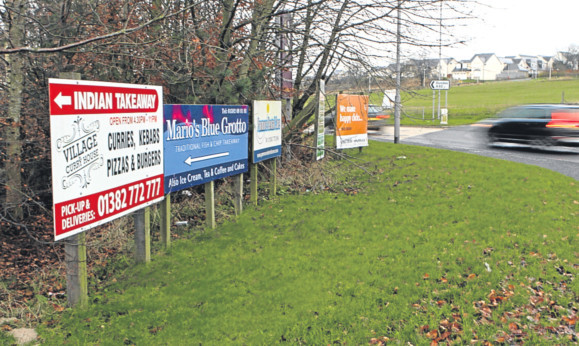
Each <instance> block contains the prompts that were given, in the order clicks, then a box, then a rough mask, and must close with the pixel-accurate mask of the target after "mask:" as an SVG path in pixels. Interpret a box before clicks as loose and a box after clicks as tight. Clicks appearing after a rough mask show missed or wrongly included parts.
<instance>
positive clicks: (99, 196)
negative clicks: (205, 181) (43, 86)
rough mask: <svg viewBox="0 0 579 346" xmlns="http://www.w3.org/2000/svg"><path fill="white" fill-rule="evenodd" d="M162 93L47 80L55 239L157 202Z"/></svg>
mask: <svg viewBox="0 0 579 346" xmlns="http://www.w3.org/2000/svg"><path fill="white" fill-rule="evenodd" d="M162 91H163V89H162V87H160V86H144V85H134V84H120V83H107V82H94V81H77V80H66V79H49V99H50V136H51V149H52V191H53V204H54V209H53V212H54V235H55V239H56V240H60V239H63V238H66V237H69V236H72V235H74V234H77V233H80V232H83V231H85V230H87V229H90V228H93V227H95V226H98V225H101V224H104V223H106V222H109V221H111V220H114V219H116V218H119V217H121V216H123V215H127V214H129V213H131V212H133V211H135V210H138V209H140V208H143V207H145V206H148V205H150V204H153V203H156V202H158V201H161V200H162V199H163V186H164V182H163V179H164V175H163V138H162V137H161V136H162V135H163V99H162V98H163V92H162Z"/></svg>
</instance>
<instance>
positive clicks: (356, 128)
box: [336, 94, 368, 149]
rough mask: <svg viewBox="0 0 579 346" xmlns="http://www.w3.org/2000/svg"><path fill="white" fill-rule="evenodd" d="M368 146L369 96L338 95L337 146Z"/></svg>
mask: <svg viewBox="0 0 579 346" xmlns="http://www.w3.org/2000/svg"><path fill="white" fill-rule="evenodd" d="M366 146H368V96H367V95H343V94H340V95H338V100H337V103H336V148H338V149H348V148H358V147H366Z"/></svg>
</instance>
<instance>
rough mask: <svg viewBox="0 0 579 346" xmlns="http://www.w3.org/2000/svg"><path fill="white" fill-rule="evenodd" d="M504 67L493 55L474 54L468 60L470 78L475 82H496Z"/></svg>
mask: <svg viewBox="0 0 579 346" xmlns="http://www.w3.org/2000/svg"><path fill="white" fill-rule="evenodd" d="M504 67H505V65H504V64H503V63H502V62H501V60H500V59H499V58H498V57H497V56H496V55H495V54H494V53H486V54H476V55H475V56H474V57H473V58H472V59H471V60H470V69H471V78H472V79H476V80H481V81H485V80H496V79H497V76H498V75H499V74H500V73H501V72H503V69H504Z"/></svg>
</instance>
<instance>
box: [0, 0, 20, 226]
mask: <svg viewBox="0 0 579 346" xmlns="http://www.w3.org/2000/svg"><path fill="white" fill-rule="evenodd" d="M25 6H26V1H24V0H13V1H6V8H11V9H13V10H14V11H11V12H4V13H3V18H2V19H3V21H4V23H6V25H7V26H8V40H7V43H6V48H9V47H20V46H22V45H23V44H24V36H25V32H24V25H25V21H24V18H25V17H24V16H25V12H26V8H25ZM4 59H5V61H6V64H7V81H8V85H7V89H6V90H7V96H8V109H7V112H6V118H7V119H6V120H7V121H6V122H7V123H8V124H10V126H4V127H2V133H1V134H0V137H1V138H3V141H4V143H5V146H4V149H5V155H6V161H5V163H4V169H5V176H6V197H5V200H4V209H5V210H6V211H8V212H9V213H10V214H11V215H12V218H13V219H14V221H20V220H22V218H23V214H22V205H21V204H22V200H23V198H22V196H23V194H22V191H21V190H22V176H21V154H22V141H21V139H22V134H21V121H20V120H21V116H20V112H21V109H22V90H23V88H24V75H23V73H24V72H23V70H24V69H23V64H24V57H23V56H22V55H21V54H12V55H10V54H7V55H6V56H5V57H4Z"/></svg>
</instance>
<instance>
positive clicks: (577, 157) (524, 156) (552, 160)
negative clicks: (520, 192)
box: [370, 126, 579, 180]
mask: <svg viewBox="0 0 579 346" xmlns="http://www.w3.org/2000/svg"><path fill="white" fill-rule="evenodd" d="M370 139H372V140H377V141H383V142H393V141H394V129H393V127H387V128H386V129H385V130H384V131H382V133H380V132H371V133H370ZM400 143H402V144H410V145H420V146H428V147H433V148H441V149H449V150H455V151H461V152H466V153H472V154H478V155H483V156H489V157H494V158H498V159H504V160H509V161H515V162H521V163H526V164H530V165H535V166H540V167H544V168H548V169H551V170H553V171H556V172H559V173H562V174H564V175H567V176H569V177H572V178H575V179H576V180H579V150H577V149H573V150H567V151H544V150H531V149H528V148H517V147H488V146H487V145H486V143H485V141H484V135H483V133H482V131H481V129H480V128H478V127H475V126H458V127H450V128H420V127H418V128H413V127H403V128H401V130H400Z"/></svg>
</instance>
